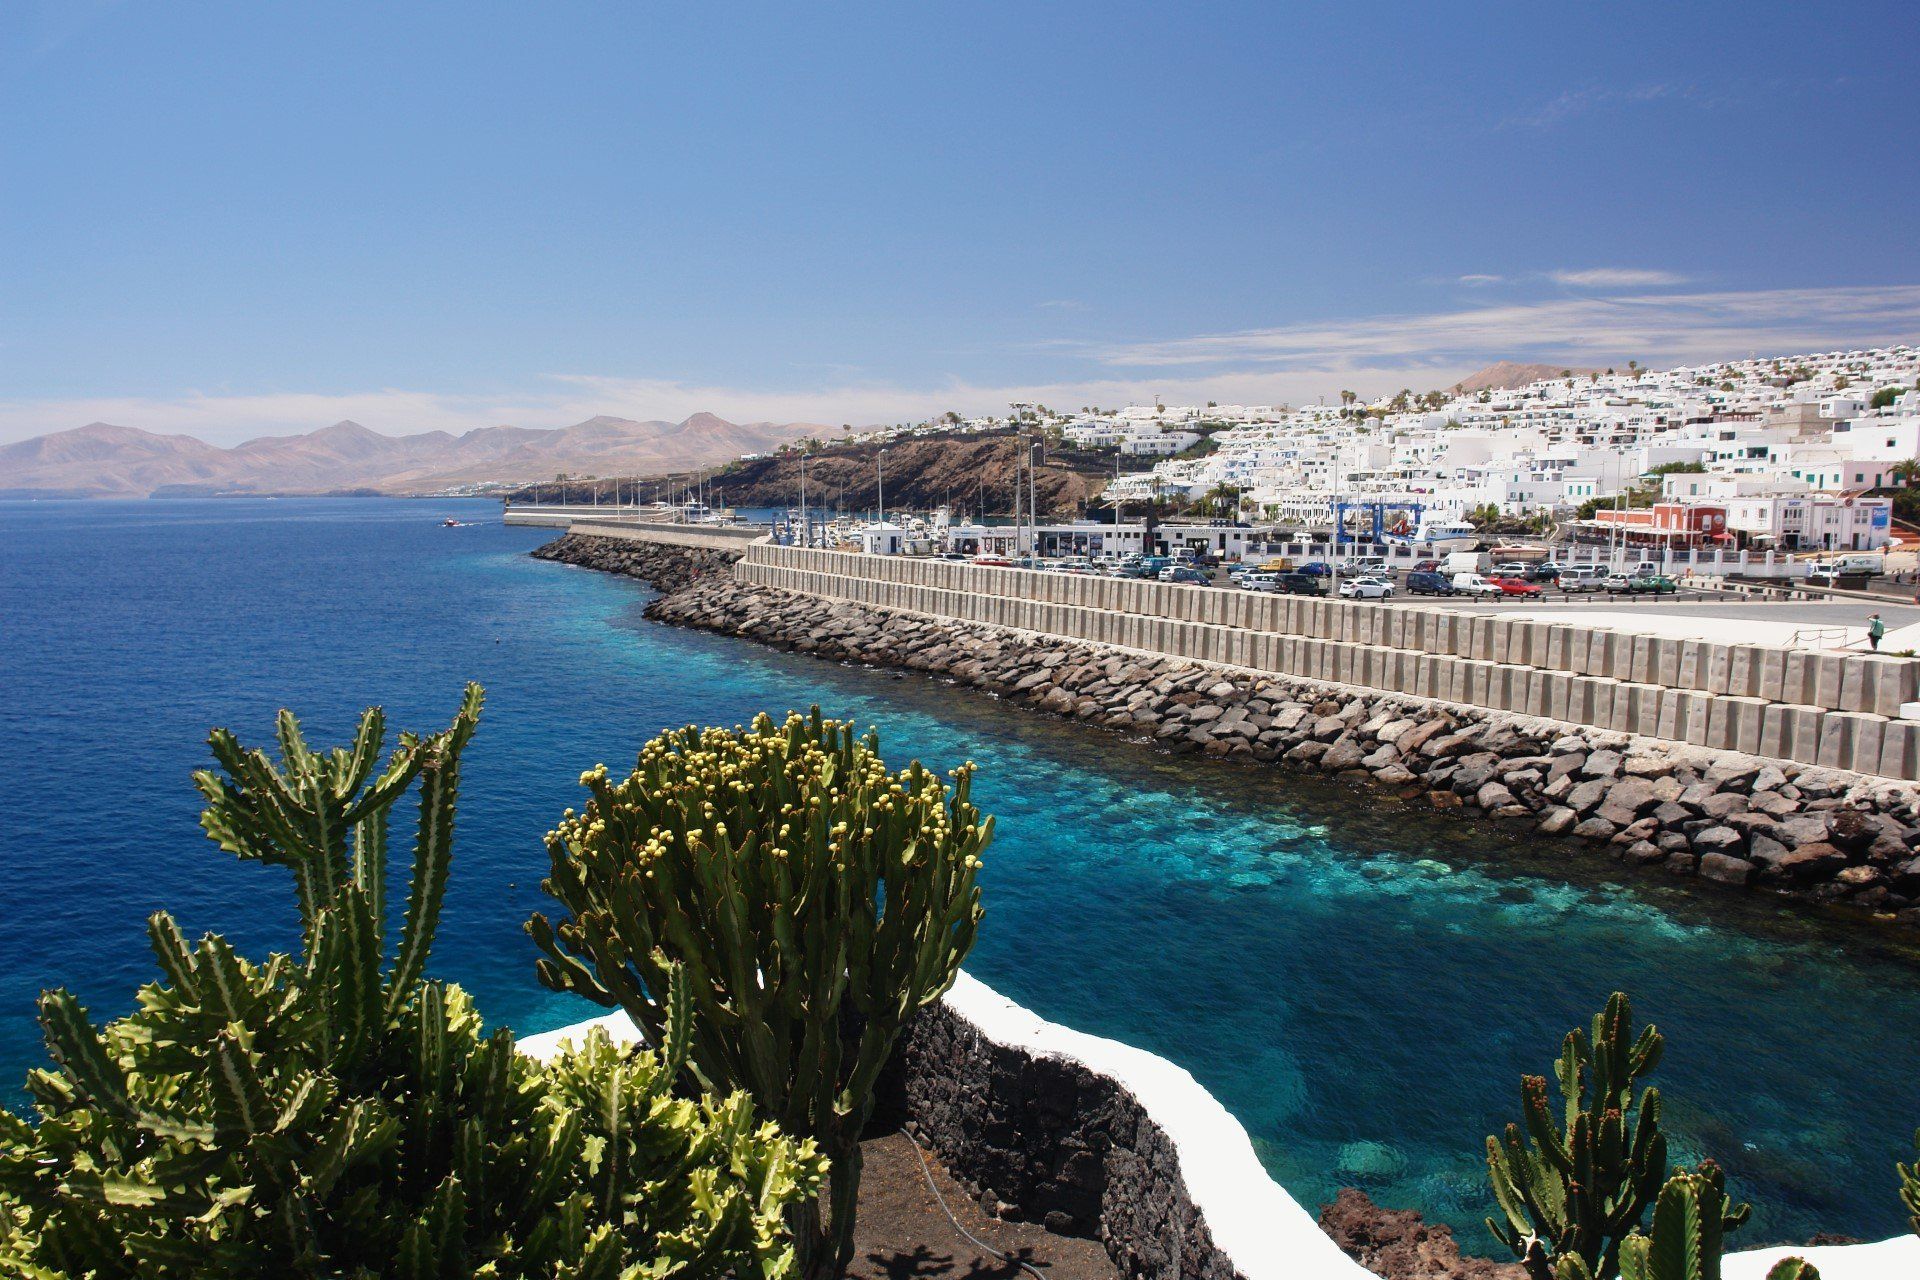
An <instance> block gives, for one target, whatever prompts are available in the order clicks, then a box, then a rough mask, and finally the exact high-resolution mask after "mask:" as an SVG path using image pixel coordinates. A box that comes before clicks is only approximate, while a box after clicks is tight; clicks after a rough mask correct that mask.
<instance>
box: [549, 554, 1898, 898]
mask: <svg viewBox="0 0 1920 1280" xmlns="http://www.w3.org/2000/svg"><path fill="white" fill-rule="evenodd" d="M535 554H536V555H539V556H541V557H544V558H547V559H552V560H560V561H564V562H568V563H573V564H578V565H583V566H588V567H592V568H596V569H602V570H606V571H609V572H614V573H621V574H627V575H630V576H633V577H638V578H643V579H646V580H648V581H650V582H652V583H653V584H654V585H655V586H657V587H659V588H660V589H661V590H662V592H663V594H662V595H661V596H660V597H659V598H657V599H655V600H654V601H653V602H652V603H651V604H650V605H649V606H648V608H647V612H648V615H649V616H650V617H653V618H656V619H658V620H660V621H665V622H670V623H674V624H677V625H681V626H690V627H697V628H702V629H705V630H711V631H719V632H724V633H726V634H729V635H736V636H741V637H744V638H747V639H751V640H755V641H758V642H760V643H763V644H768V645H772V646H775V647H779V648H786V649H795V650H799V651H801V652H804V653H810V654H813V655H815V656H818V657H822V658H829V659H836V660H842V661H853V662H860V663H865V664H870V665H875V666H891V667H905V668H907V669H910V670H916V671H923V672H927V673H929V674H937V675H942V676H944V677H946V678H948V679H951V680H953V681H955V682H956V683H959V684H962V685H968V686H972V687H975V688H978V689H981V690H984V691H987V692H989V693H991V694H993V695H995V696H997V697H1000V698H1003V699H1005V700H1007V701H1008V702H1010V703H1012V704H1014V705H1017V706H1024V707H1027V708H1030V709H1032V710H1036V711H1040V712H1044V713H1048V714H1053V715H1058V716H1065V717H1071V718H1073V719H1076V720H1081V721H1085V722H1087V723H1088V724H1090V725H1093V726H1097V727H1099V728H1102V729H1105V730H1108V731H1110V732H1115V733H1120V734H1123V735H1125V736H1127V737H1131V738H1136V739H1147V740H1151V741H1152V742H1153V743H1154V744H1155V745H1156V746H1158V747H1160V748H1161V749H1164V750H1170V751H1175V752H1192V753H1199V754H1205V755H1209V756H1218V757H1222V758H1225V759H1229V760H1232V759H1243V760H1251V761H1254V762H1261V763H1272V764H1277V765H1281V766H1286V767H1294V768H1303V769H1311V770H1316V771H1318V772H1322V773H1328V774H1333V775H1337V776H1340V777H1343V778H1352V779H1356V780H1364V781H1367V782H1370V783H1371V784H1373V785H1376V786H1380V787H1384V788H1387V789H1389V790H1391V791H1394V792H1396V793H1398V796H1399V798H1400V799H1401V800H1402V801H1403V802H1408V803H1424V804H1426V805H1429V806H1431V807H1435V808H1441V809H1449V808H1457V809H1459V810H1461V811H1462V812H1466V813H1479V814H1483V815H1486V816H1489V817H1493V818H1496V819H1500V820H1503V821H1509V822H1522V823H1530V824H1532V825H1533V826H1534V827H1535V828H1536V829H1537V830H1538V831H1539V832H1540V833H1541V834H1542V835H1548V836H1569V837H1574V838H1576V843H1577V842H1579V841H1584V842H1586V843H1588V844H1589V845H1596V846H1600V847H1603V848H1605V849H1606V850H1607V851H1608V852H1609V853H1611V854H1612V855H1613V857H1614V858H1615V859H1616V860H1617V861H1618V862H1619V863H1620V864H1621V865H1622V868H1623V870H1626V871H1628V872H1630V873H1633V872H1637V873H1640V874H1665V875H1669V876H1677V877H1683V878H1686V879H1689V880H1695V881H1698V882H1703V883H1706V882H1710V883H1711V884H1712V885H1714V886H1716V887H1732V888H1750V889H1757V890H1763V891H1767V892H1772V893H1778V894H1783V895H1788V896H1792V897H1796V898H1802V899H1811V900H1813V901H1816V902H1821V903H1828V904H1833V905H1835V906H1837V907H1841V908H1845V909H1846V910H1847V912H1848V914H1849V915H1850V916H1853V915H1856V914H1857V918H1862V919H1870V920H1873V921H1880V922H1887V923H1893V924H1896V925H1906V926H1920V792H1916V790H1915V788H1914V787H1913V786H1912V785H1910V784H1908V783H1905V782H1893V781H1889V780H1887V779H1885V778H1881V777H1874V776H1871V775H1863V774H1860V773H1857V772H1853V771H1847V770H1841V769H1836V768H1833V767H1831V766H1820V765H1801V764H1796V763H1794V762H1792V761H1790V760H1786V759H1783V758H1779V757H1773V758H1765V757H1756V756H1754V755H1752V754H1750V753H1741V752H1738V751H1736V750H1734V749H1732V747H1731V746H1730V745H1721V744H1722V742H1723V741H1724V742H1725V743H1727V744H1731V743H1732V742H1734V741H1736V740H1738V737H1739V733H1740V732H1741V725H1742V722H1743V721H1744V722H1745V723H1746V724H1747V725H1748V726H1749V727H1750V728H1751V727H1752V726H1758V731H1759V732H1761V733H1762V734H1764V733H1765V732H1766V731H1768V730H1769V729H1770V727H1771V729H1772V730H1774V731H1778V730H1779V729H1781V728H1782V727H1783V726H1787V725H1789V724H1790V716H1791V715H1793V714H1801V715H1804V714H1805V709H1804V708H1783V707H1781V706H1779V705H1778V704H1771V703H1766V702H1764V701H1762V700H1760V699H1753V698H1739V697H1732V696H1726V697H1718V698H1713V697H1708V696H1707V695H1705V694H1703V693H1702V692H1701V691H1698V690H1688V689H1673V688H1661V687H1654V686H1644V687H1642V686H1637V685H1636V686H1633V687H1630V688H1628V689H1627V690H1626V693H1625V694H1624V696H1623V695H1622V694H1621V693H1620V691H1619V689H1618V688H1616V687H1615V685H1614V684H1610V683H1609V682H1608V681H1607V680H1606V679H1604V678H1600V677H1592V676H1585V675H1580V676H1573V675H1571V673H1555V672H1550V671H1545V670H1541V669H1536V668H1523V667H1519V666H1515V665H1513V664H1499V663H1495V664H1488V663H1485V662H1480V663H1479V664H1478V665H1475V663H1474V661H1473V660H1469V659H1460V658H1455V657H1452V656H1451V655H1432V654H1422V655H1411V654H1408V653H1405V652H1401V651H1396V650H1378V651H1376V650H1371V649H1365V648H1362V649H1358V650H1352V651H1349V653H1348V655H1345V656H1343V661H1342V663H1341V665H1339V666H1338V667H1327V668H1315V670H1328V671H1329V673H1330V675H1331V677H1332V678H1322V677H1317V676H1316V677H1310V678H1309V677H1299V676H1291V675H1283V674H1276V673H1274V672H1273V671H1271V670H1262V669H1259V668H1256V667H1254V666H1251V665H1248V664H1240V665H1235V664H1231V663H1207V662H1198V661H1194V660H1192V659H1188V658H1181V657H1171V656H1166V655H1163V654H1157V653H1153V652H1151V651H1142V650H1139V649H1137V648H1134V649H1128V648H1121V647H1117V646H1114V645H1111V644H1107V643H1103V642H1096V641H1083V640H1074V639H1067V638H1062V637H1061V636H1059V635H1056V634H1052V633H1048V632H1043V631H1032V630H1022V629H1014V628H1010V627H1006V626H1002V625H998V624H994V623H985V622H967V621H961V620H959V619H955V618H952V617H942V616H939V615H936V614H929V613H923V612H917V611H910V610H905V609H889V608H883V607H878V606H874V605H868V604H861V603H856V602H854V601H851V600H846V599H836V598H834V597H832V596H827V595H813V594H803V593H796V592H791V591H785V590H781V589H779V588H776V587H766V586H758V585H755V584H753V583H752V582H747V581H741V580H740V579H739V578H738V577H737V576H736V568H737V567H738V561H739V560H740V558H741V556H742V554H743V553H742V551H741V550H740V549H738V548H728V549H716V548H707V547H683V546H676V545H669V544H664V543H657V542H651V541H646V540H642V539H610V538H603V537H597V536H583V535H578V534H570V535H568V536H567V537H564V538H562V539H560V540H558V541H556V542H553V543H550V544H548V545H547V546H546V547H543V548H541V549H540V550H539V551H538V552H536V553H535ZM1139 621H1140V620H1139V619H1137V618H1136V619H1134V623H1133V624H1130V625H1134V624H1137V623H1139ZM1469 621H1470V622H1471V621H1473V619H1469ZM1479 621H1481V622H1485V621H1488V620H1487V619H1480V620H1479ZM1471 630H1472V629H1471V628H1469V631H1470V632H1471ZM1482 633H1484V628H1482ZM1628 639H1629V640H1631V639H1632V637H1628ZM1261 643H1262V644H1283V645H1294V646H1299V645H1305V646H1320V647H1321V649H1322V650H1323V651H1324V650H1325V647H1326V646H1327V644H1328V643H1329V642H1326V641H1322V640H1318V639H1315V638H1311V637H1275V636H1266V637H1262V638H1261ZM1424 664H1444V669H1443V673H1442V675H1441V676H1440V677H1437V678H1435V679H1433V680H1432V681H1431V682H1430V683H1428V684H1424V685H1422V684H1420V683H1418V682H1417V681H1409V680H1407V679H1406V677H1407V673H1408V671H1409V670H1410V669H1412V668H1414V667H1416V666H1418V665H1424ZM1556 675H1562V676H1565V677H1566V678H1564V679H1559V680H1556V679H1555V676H1556ZM1541 683H1546V684H1547V685H1548V687H1549V689H1550V690H1551V697H1550V698H1549V699H1548V701H1547V705H1548V706H1549V708H1550V711H1551V715H1550V716H1547V717H1535V716H1527V715H1518V714H1514V713H1511V712H1506V711H1499V710H1492V709H1489V708H1488V707H1486V705H1485V703H1486V702H1488V701H1492V700H1495V699H1496V698H1502V699H1508V700H1511V699H1513V698H1515V697H1517V696H1518V691H1519V690H1521V689H1523V688H1533V687H1537V686H1538V685H1540V684H1541ZM1402 689H1406V690H1410V691H1407V692H1401V691H1398V690H1402ZM1622 707H1624V714H1620V715H1617V716H1615V715H1614V714H1613V713H1614V712H1615V711H1616V710H1617V709H1620V708H1622ZM1783 712H1784V713H1785V714H1783ZM1648 717H1652V718H1653V719H1654V720H1655V722H1656V723H1658V724H1659V725H1661V726H1663V727H1664V728H1666V730H1667V738H1668V740H1666V741H1661V740H1660V739H1658V738H1654V737H1649V736H1647V735H1646V734H1644V733H1633V732H1628V731H1627V728H1629V727H1631V726H1632V725H1634V724H1638V723H1643V722H1644V721H1645V719H1646V718H1648ZM1703 719H1704V721H1705V723H1706V727H1707V733H1706V736H1707V737H1708V738H1709V739H1711V740H1712V741H1711V742H1710V744H1709V745H1704V746H1701V745H1688V744H1686V743H1684V742H1682V741H1680V740H1679V739H1680V737H1681V734H1680V726H1683V725H1695V724H1697V723H1699V722H1700V721H1701V720H1703ZM1608 724H1613V725H1619V726H1623V727H1620V728H1615V727H1596V726H1601V725H1608Z"/></svg>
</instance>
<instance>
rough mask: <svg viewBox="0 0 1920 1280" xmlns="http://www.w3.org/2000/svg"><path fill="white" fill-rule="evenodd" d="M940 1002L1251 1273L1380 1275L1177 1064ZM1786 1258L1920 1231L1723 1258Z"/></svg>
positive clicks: (1829, 1255)
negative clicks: (1041, 1061) (1099, 1129)
mask: <svg viewBox="0 0 1920 1280" xmlns="http://www.w3.org/2000/svg"><path fill="white" fill-rule="evenodd" d="M946 1002H947V1007H948V1008H950V1009H952V1010H953V1011H954V1012H955V1013H957V1014H959V1015H960V1016H961V1017H962V1018H965V1019H966V1020H967V1021H968V1022H970V1023H972V1024H973V1025H974V1027H976V1028H977V1029H978V1030H979V1032H980V1034H981V1035H983V1036H985V1037H986V1038H987V1039H989V1040H991V1041H993V1042H994V1043H995V1044H1001V1045H1006V1046H1009V1047H1012V1048H1019V1049H1024V1050H1026V1051H1027V1052H1028V1053H1031V1054H1034V1055H1035V1056H1038V1057H1049V1058H1066V1059H1070V1060H1072V1061H1075V1062H1079V1063H1081V1064H1083V1065H1084V1066H1086V1067H1088V1068H1090V1069H1091V1070H1094V1071H1097V1072H1099V1073H1100V1074H1102V1075H1104V1076H1107V1077H1108V1078H1109V1079H1111V1080H1113V1081H1115V1082H1116V1083H1118V1084H1119V1085H1120V1086H1121V1087H1122V1088H1124V1089H1125V1090H1126V1091H1127V1092H1128V1093H1131V1094H1132V1095H1133V1096H1134V1098H1135V1099H1136V1100H1137V1101H1138V1102H1139V1103H1140V1105H1141V1106H1142V1107H1144V1108H1145V1109H1146V1112H1147V1114H1148V1115H1149V1116H1151V1117H1152V1118H1153V1121H1154V1123H1156V1124H1158V1125H1159V1126H1160V1128H1161V1130H1162V1132H1164V1133H1165V1134H1166V1135H1167V1136H1168V1137H1169V1138H1171V1139H1172V1140H1173V1142H1174V1145H1175V1146H1176V1147H1177V1148H1178V1149H1179V1152H1180V1177H1181V1179H1182V1180H1183V1181H1184V1182H1185V1183H1186V1186H1187V1194H1188V1195H1189V1196H1191V1197H1192V1198H1193V1202H1194V1204H1195V1205H1196V1206H1198V1207H1199V1209H1200V1212H1201V1213H1202V1214H1203V1215H1205V1217H1206V1221H1207V1229H1208V1231H1209V1232H1211V1233H1212V1235H1213V1240H1214V1243H1215V1244H1216V1245H1218V1246H1219V1247H1220V1249H1221V1251H1222V1252H1224V1253H1225V1254H1226V1255H1227V1256H1228V1257H1229V1258H1231V1259H1232V1260H1233V1263H1234V1265H1235V1266H1236V1267H1237V1268H1238V1269H1239V1271H1240V1274H1241V1275H1242V1276H1244V1277H1245V1278H1246V1280H1375V1277H1374V1275H1373V1273H1372V1272H1371V1271H1368V1270H1367V1269H1366V1268H1365V1267H1362V1266H1361V1265H1360V1264H1359V1263H1357V1262H1355V1261H1354V1260H1353V1259H1351V1258H1349V1257H1347V1255H1346V1254H1344V1253H1342V1252H1341V1251H1340V1248H1339V1246H1337V1245H1335V1244H1334V1243H1333V1241H1332V1240H1330V1239H1328V1238H1327V1236H1326V1234H1325V1233H1324V1232H1322V1231H1321V1230H1320V1224H1319V1223H1318V1222H1317V1221H1316V1220H1315V1219H1314V1217H1313V1215H1312V1214H1310V1213H1309V1212H1307V1210H1306V1209H1304V1208H1302V1207H1301V1206H1300V1204H1299V1203H1298V1202H1296V1201H1295V1200H1294V1199H1293V1197H1292V1196H1290V1195H1288V1194H1287V1193H1286V1191H1285V1190H1283V1189H1282V1188H1281V1186H1280V1184H1279V1183H1277V1182H1275V1181H1274V1180H1273V1179H1272V1178H1271V1177H1270V1176H1268V1174H1267V1171H1266V1169H1265V1168H1263V1167H1262V1166H1261V1164H1260V1159H1259V1157H1258V1156H1256V1155H1255V1154H1254V1151H1253V1142H1252V1140H1251V1139H1249V1138H1248V1136H1247V1131H1246V1129H1245V1128H1244V1127H1243V1126H1242V1125H1241V1123H1240V1122H1239V1121H1238V1120H1236V1119H1234V1118H1233V1116H1232V1115H1231V1114H1229V1113H1228V1111H1227V1109H1226V1108H1225V1107H1223V1106H1221V1105H1220V1103H1219V1101H1218V1100H1216V1099H1215V1098H1214V1096H1213V1095H1212V1094H1210V1093H1208V1092H1207V1091H1206V1090H1205V1089H1204V1088H1202V1087H1201V1085H1200V1082H1199V1081H1197V1080H1195V1079H1194V1078H1193V1076H1192V1075H1191V1074H1190V1073H1189V1072H1188V1071H1187V1070H1186V1069H1185V1068H1184V1067H1178V1066H1175V1065H1174V1064H1173V1063H1171V1062H1169V1061H1167V1060H1166V1059H1165V1058H1162V1057H1159V1056H1157V1055H1155V1054H1151V1053H1148V1052H1147V1051H1146V1050H1144V1049H1136V1048H1134V1047H1133V1046H1131V1045H1126V1044H1122V1043H1120V1042H1119V1041H1118V1040H1107V1039H1103V1038H1101V1037H1099V1036H1091V1035H1087V1034H1086V1033H1085V1032H1081V1031H1075V1030H1074V1029H1073V1028H1071V1027H1064V1026H1061V1025H1060V1024H1059V1023H1057V1022H1048V1021H1047V1020H1046V1019H1044V1018H1042V1017H1040V1016H1039V1015H1038V1014H1036V1013H1034V1012H1033V1011H1031V1010H1029V1009H1024V1008H1022V1007H1020V1006H1019V1005H1017V1004H1015V1003H1014V1002H1013V1001H1011V1000H1009V999H1007V998H1006V997H1005V996H1003V995H1001V994H1000V993H998V992H997V991H994V990H993V989H992V988H991V987H989V986H987V985H986V984H985V983H984V982H981V981H979V980H978V979H976V978H973V977H971V976H970V975H968V974H965V973H962V974H961V975H960V978H959V981H957V982H955V983H954V986H953V990H952V991H950V992H948V993H947V996H946ZM593 1026H603V1027H605V1028H606V1029H607V1031H608V1033H609V1034H610V1035H612V1036H613V1038H614V1040H615V1041H616V1042H619V1043H626V1042H628V1041H632V1040H636V1039H638V1038H639V1037H638V1033H637V1032H636V1031H635V1030H634V1026H633V1023H632V1022H630V1021H629V1020H628V1019H627V1016H626V1014H624V1013H612V1014H608V1015H606V1016H605V1017H600V1018H594V1019H591V1020H589V1021H586V1022H579V1023H575V1024H574V1025H572V1026H569V1027H561V1028H560V1029H559V1030H557V1031H549V1032H546V1033H544V1034H541V1035H534V1036H527V1037H526V1038H525V1039H523V1040H521V1041H520V1049H521V1051H522V1052H523V1053H526V1054H529V1055H531V1056H532V1057H535V1058H543V1059H544V1058H548V1057H551V1056H552V1055H553V1054H554V1053H555V1052H557V1051H558V1049H559V1047H560V1042H561V1041H562V1040H563V1039H568V1038H574V1039H577V1038H579V1037H582V1036H584V1035H585V1034H586V1032H587V1030H588V1028H590V1027H593ZM1888 1194H1889V1195H1891V1194H1892V1192H1891V1191H1889V1193H1888ZM1786 1257H1803V1258H1805V1259H1806V1260H1807V1261H1809V1262H1811V1263H1813V1264H1814V1265H1815V1266H1817V1267H1818V1268H1819V1269H1820V1275H1821V1277H1822V1280H1914V1278H1915V1277H1916V1276H1920V1236H1902V1237H1900V1238H1898V1239H1895V1240H1884V1241H1881V1242H1880V1243H1879V1244H1862V1245H1844V1246H1834V1245H1829V1246H1824V1247H1821V1248H1817V1249H1756V1250H1752V1251H1750V1252H1746V1253H1732V1254H1728V1255H1727V1258H1726V1260H1725V1264H1724V1276H1725V1280H1766V1274H1767V1271H1768V1269H1770V1268H1771V1267H1772V1266H1773V1264H1774V1263H1776V1262H1778V1261H1779V1260H1780V1259H1781V1258H1786Z"/></svg>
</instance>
